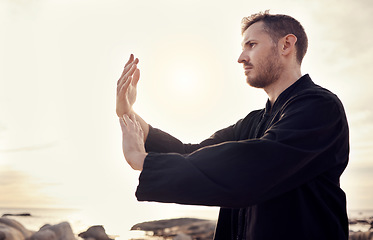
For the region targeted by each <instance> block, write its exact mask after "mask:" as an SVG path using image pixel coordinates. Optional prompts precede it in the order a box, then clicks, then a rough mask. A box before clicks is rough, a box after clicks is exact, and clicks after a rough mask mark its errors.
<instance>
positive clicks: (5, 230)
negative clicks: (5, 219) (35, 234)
mask: <svg viewBox="0 0 373 240" xmlns="http://www.w3.org/2000/svg"><path fill="white" fill-rule="evenodd" d="M0 237H1V238H0V239H4V240H24V239H25V237H24V236H23V234H22V233H21V232H20V231H19V230H17V229H15V228H13V227H10V226H8V225H6V224H3V223H0Z"/></svg>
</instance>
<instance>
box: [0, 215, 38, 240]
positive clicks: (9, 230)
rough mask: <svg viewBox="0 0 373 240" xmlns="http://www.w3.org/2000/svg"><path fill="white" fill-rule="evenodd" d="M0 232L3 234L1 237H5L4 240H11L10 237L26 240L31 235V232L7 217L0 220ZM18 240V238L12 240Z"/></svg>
mask: <svg viewBox="0 0 373 240" xmlns="http://www.w3.org/2000/svg"><path fill="white" fill-rule="evenodd" d="M0 226H1V227H0V232H3V234H2V235H4V234H5V235H6V236H7V237H6V238H5V239H7V240H8V239H12V238H11V237H10V236H11V235H13V236H14V237H20V236H22V237H21V238H20V239H25V238H28V237H30V236H31V235H32V233H33V232H32V231H29V230H27V229H26V228H25V227H24V226H23V225H22V224H20V223H19V222H17V221H16V220H14V219H10V218H7V217H2V218H0ZM14 239H18V238H14Z"/></svg>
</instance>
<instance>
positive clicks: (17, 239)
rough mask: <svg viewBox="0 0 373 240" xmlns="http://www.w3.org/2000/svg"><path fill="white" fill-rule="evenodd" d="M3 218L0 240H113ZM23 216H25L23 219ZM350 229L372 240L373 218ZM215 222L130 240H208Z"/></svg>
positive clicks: (152, 231) (162, 226) (98, 230)
mask: <svg viewBox="0 0 373 240" xmlns="http://www.w3.org/2000/svg"><path fill="white" fill-rule="evenodd" d="M9 216H12V215H5V216H3V217H1V218H0V240H77V239H84V240H114V237H112V236H109V235H107V234H106V232H105V229H104V228H103V227H102V226H99V225H97V226H92V227H90V228H88V229H87V231H85V232H82V233H79V234H78V235H75V234H74V233H73V231H72V228H71V226H70V224H69V223H68V222H61V223H59V224H55V225H50V224H46V225H44V226H43V227H41V228H40V229H39V230H38V231H30V230H28V229H26V228H25V227H24V226H23V225H22V224H21V223H19V222H18V221H16V220H14V219H12V218H9ZM22 216H26V217H27V216H28V215H27V214H26V215H22ZM349 224H350V227H352V226H354V227H356V226H364V227H365V229H369V230H366V231H352V230H350V236H349V240H372V239H373V217H370V218H367V219H351V220H350V221H349ZM215 225H216V221H213V220H206V219H198V218H176V219H167V220H158V221H149V222H143V223H138V224H136V225H134V226H133V227H132V228H131V230H139V231H144V233H145V235H146V237H145V238H137V239H131V240H151V239H153V240H211V239H212V238H213V236H214V230H215Z"/></svg>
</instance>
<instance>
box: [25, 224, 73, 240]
mask: <svg viewBox="0 0 373 240" xmlns="http://www.w3.org/2000/svg"><path fill="white" fill-rule="evenodd" d="M30 240H76V238H75V236H74V233H73V230H72V229H71V226H70V224H69V223H68V222H62V223H59V224H56V225H49V224H47V225H44V226H43V227H41V228H40V230H39V231H38V232H36V233H34V234H33V235H32V236H31V238H30Z"/></svg>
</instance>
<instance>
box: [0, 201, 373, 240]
mask: <svg viewBox="0 0 373 240" xmlns="http://www.w3.org/2000/svg"><path fill="white" fill-rule="evenodd" d="M173 212H174V214H173V216H170V215H167V214H166V215H164V216H161V215H160V216H159V217H158V218H157V216H152V217H150V219H147V220H144V221H151V220H161V219H165V218H173V217H175V218H176V217H197V218H204V219H216V218H217V214H218V209H217V208H203V207H200V208H178V210H177V211H173ZM5 213H10V214H20V213H30V214H31V216H30V217H22V216H11V217H10V218H12V219H15V220H17V221H18V222H20V223H21V224H22V225H24V226H25V227H26V228H27V229H29V230H33V231H37V230H39V229H40V227H42V226H43V225H45V224H47V223H49V224H58V223H61V222H64V221H67V222H69V223H70V225H71V227H72V229H73V232H74V233H75V234H76V235H78V234H79V233H80V232H83V231H86V230H87V229H88V228H89V227H90V226H93V225H103V226H104V228H105V229H106V233H107V234H108V235H109V236H112V237H115V239H117V240H129V239H139V238H142V239H146V236H145V234H144V232H142V231H130V228H131V226H133V225H135V224H136V223H139V222H141V221H139V220H137V219H138V218H134V219H133V221H132V222H131V221H125V218H126V219H127V220H128V219H131V217H130V216H127V217H126V216H122V219H123V221H121V220H118V218H112V221H110V220H109V221H108V220H107V219H105V221H103V222H100V221H94V220H93V219H92V218H91V216H90V215H89V214H87V212H86V211H84V210H81V209H50V208H0V216H2V215H3V214H5ZM113 214H115V213H113ZM348 214H349V218H350V219H370V218H373V210H350V211H349V212H348ZM145 218H146V216H145ZM369 228H370V225H367V224H354V225H350V230H353V231H359V230H360V231H367V230H369Z"/></svg>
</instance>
